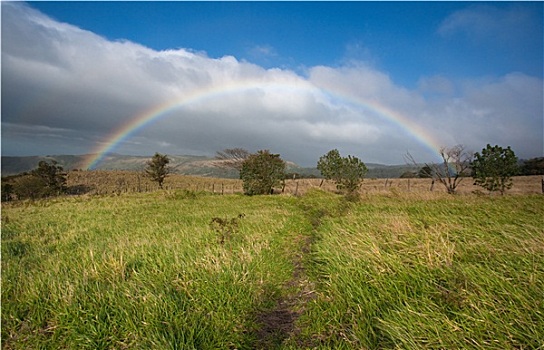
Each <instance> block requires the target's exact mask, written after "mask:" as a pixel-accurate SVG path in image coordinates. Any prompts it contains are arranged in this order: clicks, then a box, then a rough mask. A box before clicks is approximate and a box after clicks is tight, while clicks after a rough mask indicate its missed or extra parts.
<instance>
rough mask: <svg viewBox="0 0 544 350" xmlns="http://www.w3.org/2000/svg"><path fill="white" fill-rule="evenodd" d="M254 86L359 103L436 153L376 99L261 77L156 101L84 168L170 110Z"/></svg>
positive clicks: (428, 139) (430, 140)
mask: <svg viewBox="0 0 544 350" xmlns="http://www.w3.org/2000/svg"><path fill="white" fill-rule="evenodd" d="M255 89H262V90H266V91H279V92H287V93H289V94H302V93H316V94H318V96H321V97H323V98H328V99H334V100H337V101H343V102H347V103H349V104H352V105H355V106H359V107H361V108H364V109H365V110H369V111H372V112H373V113H376V114H378V115H380V116H381V117H383V118H385V119H387V120H389V121H391V122H393V123H395V124H397V125H398V126H400V127H401V128H402V129H404V130H406V131H407V132H408V133H410V134H411V135H412V136H414V138H415V139H417V140H418V142H419V143H421V144H422V145H423V146H425V147H426V148H427V149H428V150H429V151H430V152H431V153H432V154H437V150H438V149H439V147H440V145H439V142H437V140H435V139H434V137H433V136H432V135H431V134H429V133H428V131H427V130H425V129H424V128H422V127H421V126H419V125H417V124H415V123H414V122H413V121H411V120H410V119H408V118H407V117H406V116H404V115H402V114H400V113H398V112H396V111H394V110H392V109H390V108H388V107H385V106H383V105H381V104H379V103H376V102H369V101H363V100H361V99H360V98H358V97H355V96H349V95H347V94H345V93H343V94H339V93H335V92H334V91H331V90H328V89H324V88H318V87H316V86H314V85H312V84H310V83H308V82H305V81H300V80H298V81H295V80H293V81H288V82H284V83H269V82H263V81H247V80H246V81H238V82H236V83H229V84H224V85H215V86H212V87H207V88H202V89H196V90H193V91H192V92H191V93H188V94H186V95H184V96H182V97H180V98H176V99H173V100H170V101H167V102H165V103H161V104H158V105H156V106H154V107H152V108H151V109H148V110H146V111H144V112H142V113H140V114H138V115H136V116H135V117H134V118H132V119H131V121H130V122H128V123H127V124H125V125H123V126H121V127H120V128H118V129H117V130H115V131H114V132H113V133H112V134H111V135H109V136H108V137H107V138H106V140H105V141H104V142H101V143H100V145H99V146H98V147H97V148H95V149H94V150H93V151H92V152H91V153H90V155H89V157H88V159H87V160H86V161H85V163H84V166H83V167H84V168H86V169H94V168H96V166H97V165H98V164H99V163H100V162H101V161H102V160H103V159H104V158H105V157H106V156H107V155H108V154H110V153H112V152H113V151H114V150H115V148H117V147H118V145H119V144H121V143H122V142H124V141H126V140H127V139H129V138H130V137H131V136H133V135H135V134H137V133H138V131H140V130H142V129H144V128H146V127H148V126H149V125H150V124H152V123H154V122H155V121H157V120H158V119H160V118H161V117H164V116H166V115H168V114H169V113H170V112H172V111H174V110H176V109H179V108H182V107H186V106H189V105H191V104H196V103H201V102H206V101H210V100H213V99H214V98H218V97H222V96H228V95H232V94H236V93H241V92H248V91H251V90H255Z"/></svg>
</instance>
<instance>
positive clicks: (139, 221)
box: [2, 190, 544, 349]
mask: <svg viewBox="0 0 544 350" xmlns="http://www.w3.org/2000/svg"><path fill="white" fill-rule="evenodd" d="M239 214H244V215H245V216H244V217H243V218H241V219H239V220H238V225H237V226H236V227H234V226H233V227H234V228H233V229H232V230H231V231H232V232H229V235H227V236H224V237H221V234H220V233H219V232H218V231H217V229H216V228H214V226H212V225H210V223H211V220H212V219H213V218H214V217H217V218H224V219H226V220H230V219H233V218H236V217H238V215H239ZM543 227H544V197H542V196H536V195H517V196H504V197H498V196H496V197H487V196H485V197H483V196H481V197H479V196H458V197H454V196H449V195H446V194H442V193H428V192H426V193H419V194H418V193H404V192H398V191H389V192H387V193H379V194H372V193H369V194H365V195H363V197H362V199H361V201H360V202H356V203H354V202H348V201H346V200H344V199H343V198H342V197H341V196H338V195H335V194H332V193H326V192H323V191H319V190H310V191H309V192H308V193H306V194H305V195H304V196H302V197H300V198H298V197H291V196H262V197H247V196H242V195H226V196H217V195H212V194H210V193H202V192H192V191H187V190H185V191H160V192H154V193H145V194H143V193H134V194H122V195H115V196H107V197H106V196H103V197H67V198H57V199H51V200H47V201H36V202H18V203H8V204H6V205H4V206H3V208H2V347H3V348H5V349H38V348H39V349H59V348H78V349H80V348H82V349H112V348H113V349H124V348H131V349H133V348H137V349H145V348H152V349H254V348H259V346H260V345H262V344H267V345H270V346H272V347H273V348H290V349H300V348H322V349H328V348H334V349H381V348H407V349H419V348H440V349H442V348H446V349H450V348H486V349H489V348H491V349H494V348H495V349H508V348H516V349H538V348H542V347H543V346H544V331H543V329H544V303H543V295H544V229H543ZM225 237H226V238H225ZM220 238H225V239H224V242H223V243H221V239H220ZM307 242H311V247H310V249H307V248H308V247H303V248H304V249H301V247H302V245H304V244H307ZM300 261H302V262H303V264H304V267H305V269H304V271H300V267H299V266H296V264H298V262H300ZM295 262H296V263H295ZM297 268H298V269H299V271H295V270H296V269H297ZM295 275H297V276H298V277H297V278H298V279H299V280H300V281H302V280H308V281H305V282H304V285H303V286H298V285H297V284H296V283H293V282H294V281H293V278H294V276H295ZM300 281H299V282H300ZM295 282H296V281H295ZM297 288H298V289H301V288H303V289H304V293H306V294H307V295H311V296H312V297H311V298H310V297H307V296H305V297H304V298H302V299H301V300H300V302H299V303H296V302H295V300H294V299H295V298H296V297H297V296H298V295H299V294H300V290H298V289H297ZM310 288H311V290H310ZM282 299H284V300H285V299H288V300H289V305H293V307H296V308H297V314H301V315H300V317H299V318H298V320H297V321H296V328H295V329H294V330H293V334H291V335H290V336H289V337H279V338H278V339H279V340H278V341H277V342H276V343H270V342H263V341H262V340H260V339H258V337H259V334H260V332H259V330H260V327H262V325H261V324H259V317H258V314H259V313H262V312H263V311H266V310H271V309H273V308H274V307H275V306H276V305H278V304H279V301H280V300H282ZM284 305H285V303H284ZM274 341H276V340H274Z"/></svg>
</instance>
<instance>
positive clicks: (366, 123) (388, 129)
mask: <svg viewBox="0 0 544 350" xmlns="http://www.w3.org/2000/svg"><path fill="white" fill-rule="evenodd" d="M2 27H3V28H2V29H3V30H2V152H3V153H4V154H27V155H30V154H46V153H47V154H61V153H87V152H91V151H93V150H96V149H98V148H99V147H100V146H101V145H103V143H104V142H106V141H107V140H108V138H109V137H110V136H111V135H112V134H114V133H115V131H116V130H118V129H119V128H121V127H122V126H123V125H127V124H128V123H130V122H131V121H133V120H134V119H135V118H137V117H138V116H140V115H142V113H144V111H147V110H153V108H155V107H156V106H161V105H168V104H169V103H170V104H171V103H172V102H173V101H185V103H184V104H182V105H180V106H179V108H172V109H170V110H169V112H168V113H165V114H164V116H163V117H162V118H160V119H157V121H156V122H154V123H152V124H150V125H149V126H148V127H146V128H144V129H142V130H139V131H138V132H137V133H135V134H134V135H133V136H132V137H131V138H129V139H127V140H126V141H125V142H124V143H121V144H120V145H119V147H118V148H117V149H116V151H117V152H119V153H128V154H145V155H147V154H152V153H153V152H155V151H159V152H163V153H168V154H183V153H197V154H209V155H212V154H214V152H215V151H217V150H220V149H223V148H230V147H245V148H247V149H249V150H251V151H255V150H258V149H264V148H269V149H271V150H272V151H274V152H279V153H281V154H282V156H283V157H284V158H286V159H289V160H293V161H296V162H300V163H302V164H303V165H310V166H311V165H315V161H316V160H317V159H318V157H319V156H320V155H322V154H324V153H325V152H327V151H328V150H330V149H332V148H339V149H340V150H341V151H342V153H350V154H354V155H358V156H360V157H362V158H363V160H364V161H367V162H382V163H401V162H402V161H403V155H404V154H405V153H406V151H410V152H411V153H412V154H413V155H416V157H417V155H421V157H422V158H424V159H422V160H428V159H429V158H430V157H432V154H431V153H430V152H429V150H428V145H425V144H424V143H423V142H422V140H421V139H418V137H422V136H424V135H427V136H426V138H425V137H423V140H424V141H425V140H426V141H429V140H432V139H434V140H435V145H434V146H437V144H438V143H440V144H441V145H443V146H451V145H453V144H455V143H463V144H466V145H467V146H468V147H470V148H473V149H474V150H479V149H481V148H482V147H484V146H485V144H486V143H488V142H491V143H498V144H501V145H511V146H512V147H513V149H514V150H515V151H516V152H517V153H519V155H521V156H524V157H534V156H539V155H542V132H543V131H542V94H543V91H542V80H541V79H538V78H534V77H530V76H526V75H523V74H519V73H512V74H508V75H506V76H503V77H497V78H493V79H491V78H490V79H486V80H479V81H472V80H471V81H462V82H459V81H458V82H454V81H449V80H447V79H446V78H443V77H422V78H421V80H420V84H419V89H416V90H411V89H407V88H404V87H401V86H398V85H396V84H395V83H394V82H393V80H392V79H391V78H390V77H389V76H388V75H387V73H385V72H381V71H379V70H376V69H373V68H370V67H369V66H367V65H365V64H362V63H357V62H356V63H350V64H349V65H346V66H342V67H325V66H318V67H310V68H309V69H308V70H307V73H306V74H305V75H300V74H297V73H294V72H292V71H289V70H283V69H264V68H262V67H260V66H258V65H255V64H251V63H248V62H243V61H239V60H237V59H236V58H234V57H230V56H225V57H221V58H210V57H208V56H207V55H206V54H205V53H200V52H193V51H191V50H188V49H176V50H169V51H155V50H152V49H149V48H146V47H143V46H141V45H138V44H135V43H132V42H127V41H109V40H106V39H104V38H102V37H99V36H97V35H95V34H93V33H91V32H88V31H84V30H81V29H79V28H76V27H74V26H71V25H69V24H64V23H59V22H56V21H54V20H52V19H50V18H48V17H46V16H44V15H42V14H41V13H39V12H37V11H35V10H33V9H32V8H30V7H28V6H27V5H24V4H21V3H6V2H4V3H2ZM378 107H379V108H378ZM399 121H402V123H401V124H399ZM407 126H409V128H407ZM414 133H415V134H416V135H414Z"/></svg>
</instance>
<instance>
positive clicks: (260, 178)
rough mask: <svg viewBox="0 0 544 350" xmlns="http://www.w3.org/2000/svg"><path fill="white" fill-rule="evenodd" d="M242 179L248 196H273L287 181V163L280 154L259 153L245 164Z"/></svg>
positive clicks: (265, 151) (253, 155)
mask: <svg viewBox="0 0 544 350" xmlns="http://www.w3.org/2000/svg"><path fill="white" fill-rule="evenodd" d="M240 179H241V180H242V181H243V187H244V193H245V194H247V195H256V194H257V195H258V194H271V193H272V190H273V188H274V187H276V186H279V185H280V184H281V182H282V181H283V179H285V162H284V161H283V160H282V159H281V158H280V155H279V154H272V153H270V151H268V150H264V151H258V152H257V153H255V154H252V155H250V156H249V157H248V158H247V159H246V160H245V161H244V162H243V164H242V169H241V170H240Z"/></svg>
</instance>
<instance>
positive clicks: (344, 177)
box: [317, 149, 368, 194]
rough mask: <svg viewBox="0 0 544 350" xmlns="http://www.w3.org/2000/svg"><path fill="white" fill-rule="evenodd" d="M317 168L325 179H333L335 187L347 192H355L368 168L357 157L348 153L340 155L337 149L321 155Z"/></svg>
mask: <svg viewBox="0 0 544 350" xmlns="http://www.w3.org/2000/svg"><path fill="white" fill-rule="evenodd" d="M317 169H319V171H320V172H321V174H322V175H323V177H324V178H325V179H327V180H333V181H334V182H335V183H336V188H337V189H338V190H340V191H345V192H346V193H347V194H353V193H355V192H356V191H357V190H358V189H359V187H360V186H361V182H363V178H364V176H365V174H366V173H367V171H368V169H367V167H366V165H365V163H363V162H362V161H361V160H360V159H359V158H357V157H354V156H350V155H348V156H347V157H341V156H340V152H338V150H337V149H333V150H332V151H329V153H327V154H325V155H324V156H321V158H319V161H318V162H317Z"/></svg>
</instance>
